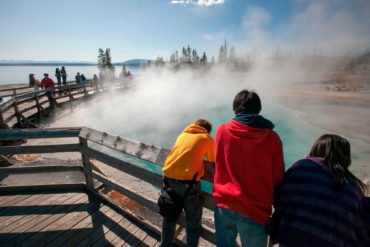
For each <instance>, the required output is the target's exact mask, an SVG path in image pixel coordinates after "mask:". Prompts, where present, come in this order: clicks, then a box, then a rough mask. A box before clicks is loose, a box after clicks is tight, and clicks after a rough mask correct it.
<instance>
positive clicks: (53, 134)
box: [0, 127, 81, 140]
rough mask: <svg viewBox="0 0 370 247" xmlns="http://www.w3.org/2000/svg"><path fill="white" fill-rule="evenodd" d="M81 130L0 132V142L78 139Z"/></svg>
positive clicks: (57, 129)
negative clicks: (63, 138) (61, 138)
mask: <svg viewBox="0 0 370 247" xmlns="http://www.w3.org/2000/svg"><path fill="white" fill-rule="evenodd" d="M80 131H81V128H78V127H76V128H50V129H18V130H0V140H18V139H37V138H59V137H78V135H79V133H80Z"/></svg>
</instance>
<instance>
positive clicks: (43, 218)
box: [0, 193, 87, 245]
mask: <svg viewBox="0 0 370 247" xmlns="http://www.w3.org/2000/svg"><path fill="white" fill-rule="evenodd" d="M85 202H87V196H86V194H84V193H79V194H76V195H72V196H71V197H70V198H68V199H67V200H65V201H63V202H62V203H61V204H60V205H70V207H69V209H68V210H70V211H73V210H74V209H75V208H77V207H79V206H80V204H81V203H85ZM77 203H78V204H77ZM60 205H52V206H50V207H46V208H45V213H44V214H40V215H37V217H36V218H33V219H32V220H30V221H28V222H27V223H26V224H23V225H21V226H20V227H18V228H16V229H14V231H15V232H17V233H23V232H26V231H27V232H28V231H29V230H32V232H33V234H16V235H13V236H11V237H8V239H7V241H8V242H9V241H11V242H12V244H14V245H18V244H21V243H27V244H28V245H32V242H33V241H35V240H37V239H39V237H40V236H42V234H35V233H40V232H42V231H43V229H44V228H46V227H48V226H49V225H50V224H53V222H54V221H56V220H57V219H59V218H61V217H63V216H64V215H65V214H64V213H63V214H60V213H59V210H60ZM17 235H18V236H17ZM13 238H15V239H13ZM0 239H1V237H0ZM1 242H4V241H0V243H1ZM5 243H6V242H5Z"/></svg>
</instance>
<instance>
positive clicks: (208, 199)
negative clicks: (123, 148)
mask: <svg viewBox="0 0 370 247" xmlns="http://www.w3.org/2000/svg"><path fill="white" fill-rule="evenodd" d="M81 151H82V152H83V153H84V154H85V155H87V156H88V157H90V158H93V159H96V160H98V161H100V162H103V163H104V164H107V165H108V166H111V167H114V168H116V169H117V170H119V171H122V172H125V173H127V174H129V175H131V176H134V177H136V178H139V179H141V180H143V181H145V182H147V183H150V184H152V185H154V186H157V187H161V186H162V184H163V177H162V175H160V174H155V173H154V172H151V171H148V170H146V169H144V168H141V167H139V166H137V165H133V164H130V163H128V162H125V161H123V160H120V159H118V158H115V157H112V156H110V155H107V154H105V153H102V152H100V151H97V150H95V149H91V148H85V147H81ZM212 181H213V180H212ZM203 198H204V207H205V208H208V209H210V210H214V208H215V199H214V198H213V197H212V196H211V195H210V194H208V193H205V192H203Z"/></svg>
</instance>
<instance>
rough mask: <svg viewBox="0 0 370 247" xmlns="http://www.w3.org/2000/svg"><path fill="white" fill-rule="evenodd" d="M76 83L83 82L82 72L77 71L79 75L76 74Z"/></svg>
mask: <svg viewBox="0 0 370 247" xmlns="http://www.w3.org/2000/svg"><path fill="white" fill-rule="evenodd" d="M75 80H76V84H80V82H81V75H80V72H77V75H76V76H75Z"/></svg>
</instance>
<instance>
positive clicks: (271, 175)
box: [213, 90, 284, 247]
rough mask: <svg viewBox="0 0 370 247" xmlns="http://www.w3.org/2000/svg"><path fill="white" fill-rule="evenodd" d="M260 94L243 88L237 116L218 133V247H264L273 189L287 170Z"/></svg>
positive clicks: (235, 103) (236, 102) (235, 105)
mask: <svg viewBox="0 0 370 247" xmlns="http://www.w3.org/2000/svg"><path fill="white" fill-rule="evenodd" d="M261 109H262V107H261V100H260V98H259V96H258V95H257V93H255V92H251V91H247V90H242V91H241V92H239V93H238V94H237V95H236V96H235V98H234V101H233V110H234V113H235V117H234V119H233V120H231V121H229V122H227V123H225V124H222V125H221V126H220V127H219V128H218V130H217V132H216V144H215V147H216V167H215V168H216V169H215V177H214V184H213V196H214V198H215V199H216V208H215V213H214V214H215V227H216V243H217V246H222V247H230V246H235V244H236V243H235V241H236V236H237V233H239V234H240V239H241V243H242V246H253V247H266V245H267V223H268V219H269V217H270V215H271V211H272V203H273V196H274V189H275V188H276V186H277V185H278V184H279V182H280V180H281V178H282V176H283V174H284V158H283V148H282V142H281V140H280V138H279V136H278V134H277V133H276V132H274V131H273V128H274V124H273V123H272V122H270V121H269V120H267V119H265V118H264V117H262V116H261V115H259V113H260V111H261Z"/></svg>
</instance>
